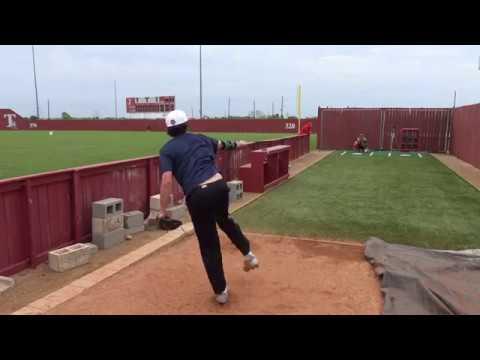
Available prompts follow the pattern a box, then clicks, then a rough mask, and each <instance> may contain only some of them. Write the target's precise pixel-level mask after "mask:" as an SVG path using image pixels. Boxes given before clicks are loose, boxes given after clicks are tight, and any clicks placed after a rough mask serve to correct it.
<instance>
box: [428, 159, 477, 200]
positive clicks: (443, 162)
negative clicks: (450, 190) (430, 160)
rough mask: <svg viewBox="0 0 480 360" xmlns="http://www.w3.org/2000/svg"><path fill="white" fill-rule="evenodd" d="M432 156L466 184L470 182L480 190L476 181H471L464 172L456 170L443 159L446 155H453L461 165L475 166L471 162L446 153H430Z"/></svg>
mask: <svg viewBox="0 0 480 360" xmlns="http://www.w3.org/2000/svg"><path fill="white" fill-rule="evenodd" d="M431 155H432V157H434V158H435V159H437V160H438V161H440V162H441V163H442V164H443V165H444V166H446V167H447V168H448V169H450V171H452V172H453V173H454V174H456V175H457V176H458V177H459V178H460V179H462V180H463V181H465V182H467V183H468V184H470V185H471V186H473V187H474V188H475V189H477V190H478V191H480V186H479V185H478V183H475V182H474V181H471V180H470V179H469V178H467V177H465V176H464V174H462V173H461V171H457V169H455V168H453V167H452V166H450V164H449V163H448V162H447V161H444V160H445V157H447V156H451V157H454V158H455V159H456V160H457V161H458V162H460V163H461V164H462V165H467V166H471V167H473V168H474V169H476V168H475V166H473V165H472V164H470V163H467V162H466V161H463V160H461V159H459V158H457V157H456V156H455V155H446V154H431Z"/></svg>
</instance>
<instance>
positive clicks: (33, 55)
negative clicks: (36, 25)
mask: <svg viewBox="0 0 480 360" xmlns="http://www.w3.org/2000/svg"><path fill="white" fill-rule="evenodd" d="M32 59H33V81H34V84H35V101H36V105H37V119H40V108H39V106H38V89H37V71H36V69H35V49H34V47H33V45H32Z"/></svg>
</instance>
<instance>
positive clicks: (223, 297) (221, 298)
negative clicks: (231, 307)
mask: <svg viewBox="0 0 480 360" xmlns="http://www.w3.org/2000/svg"><path fill="white" fill-rule="evenodd" d="M215 301H216V302H217V303H219V304H220V305H224V304H226V303H227V302H228V286H227V287H226V288H225V290H223V291H222V292H221V293H220V294H217V295H215Z"/></svg>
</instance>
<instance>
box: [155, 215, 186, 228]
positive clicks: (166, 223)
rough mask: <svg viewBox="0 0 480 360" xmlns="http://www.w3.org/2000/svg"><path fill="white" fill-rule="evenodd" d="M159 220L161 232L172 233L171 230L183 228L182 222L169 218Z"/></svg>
mask: <svg viewBox="0 0 480 360" xmlns="http://www.w3.org/2000/svg"><path fill="white" fill-rule="evenodd" d="M157 220H158V228H159V229H160V230H166V231H170V230H175V229H177V228H178V227H180V226H182V222H181V221H180V220H175V219H172V218H170V217H168V216H163V217H161V218H158V219H157Z"/></svg>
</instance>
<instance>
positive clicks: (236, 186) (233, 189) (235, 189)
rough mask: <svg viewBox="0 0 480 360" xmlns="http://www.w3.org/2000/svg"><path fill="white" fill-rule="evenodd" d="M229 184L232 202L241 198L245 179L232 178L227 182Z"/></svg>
mask: <svg viewBox="0 0 480 360" xmlns="http://www.w3.org/2000/svg"><path fill="white" fill-rule="evenodd" d="M227 185H228V188H229V189H230V193H229V197H230V202H234V201H237V200H240V199H241V198H242V197H243V181H240V180H232V181H229V182H227Z"/></svg>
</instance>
